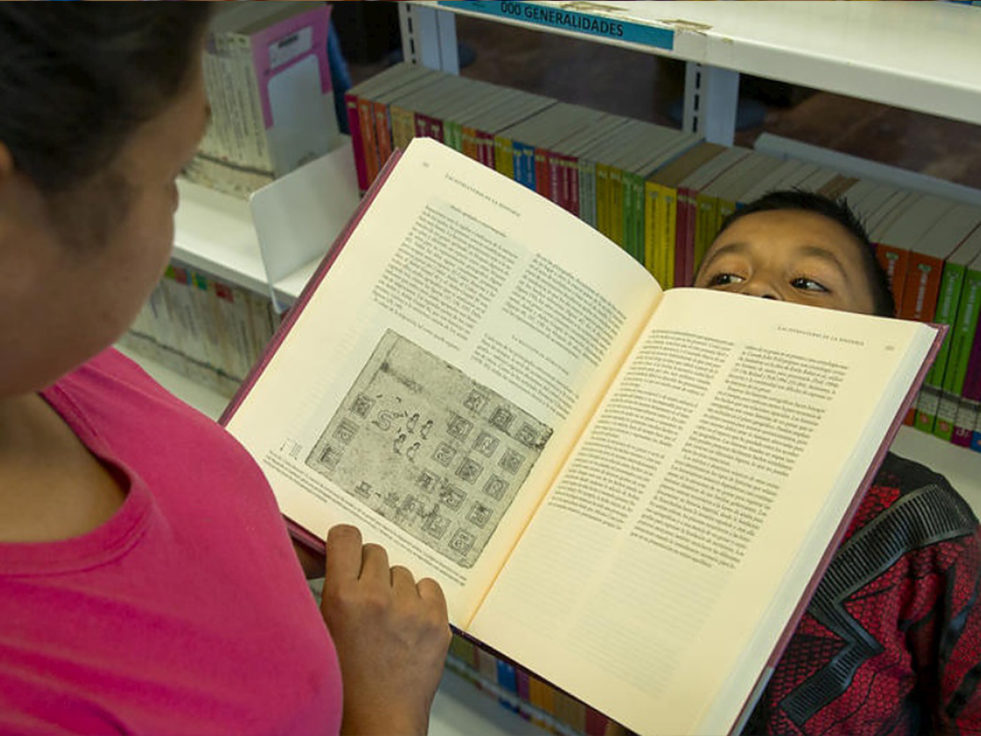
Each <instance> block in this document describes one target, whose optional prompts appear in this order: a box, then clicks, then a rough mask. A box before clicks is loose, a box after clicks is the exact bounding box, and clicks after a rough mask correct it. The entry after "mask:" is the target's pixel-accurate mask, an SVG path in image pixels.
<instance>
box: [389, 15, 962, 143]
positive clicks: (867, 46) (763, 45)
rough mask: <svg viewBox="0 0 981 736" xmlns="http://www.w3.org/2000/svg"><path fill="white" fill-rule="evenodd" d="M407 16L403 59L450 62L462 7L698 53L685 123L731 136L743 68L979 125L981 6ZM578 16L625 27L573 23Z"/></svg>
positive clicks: (645, 48)
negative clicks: (614, 30) (617, 30)
mask: <svg viewBox="0 0 981 736" xmlns="http://www.w3.org/2000/svg"><path fill="white" fill-rule="evenodd" d="M400 13H401V30H402V43H403V52H404V55H405V58H406V59H407V60H411V61H415V62H417V63H422V64H425V65H427V66H432V67H434V68H440V69H444V70H446V71H453V72H455V71H457V68H458V62H457V59H456V34H455V30H454V22H453V17H452V16H453V14H454V13H460V14H466V15H471V16H475V17H480V18H485V19H487V20H491V21H497V22H502V23H507V24H512V25H518V26H522V27H525V28H531V29H535V30H539V31H543V32H548V33H558V34H561V35H567V36H572V37H575V38H579V39H582V40H588V41H594V42H596V43H604V44H610V45H616V46H621V47H624V48H630V49H633V50H636V51H640V52H642V53H653V54H658V55H663V56H668V57H671V58H675V59H680V60H683V61H686V62H689V74H688V75H687V77H686V91H685V121H684V127H685V128H686V129H688V130H690V131H693V132H702V133H704V134H705V136H706V138H707V139H708V140H710V141H712V142H715V143H722V144H725V145H730V144H731V143H732V133H733V129H734V122H735V112H736V101H737V100H736V94H735V92H736V90H738V75H739V74H740V73H744V74H752V75H754V76H760V77H766V78H769V79H775V80H779V81H784V82H789V83H792V84H799V85H804V86H807V87H814V88H818V89H823V90H827V91H830V92H836V93H839V94H844V95H850V96H852V97H860V98H863V99H867V100H871V101H874V102H880V103H883V104H886V105H893V106H895V107H902V108H907V109H910V110H917V111H920V112H926V113H929V114H931V115H938V116H942V117H948V118H953V119H956V120H962V121H965V122H970V123H981V78H979V77H978V75H977V74H976V71H975V70H977V69H978V68H979V66H981V45H979V44H978V43H977V39H978V38H979V37H981V13H978V11H977V8H973V7H970V6H965V5H962V4H957V3H947V2H925V3H903V2H877V3H866V2H854V3H826V2H739V3H729V2H714V3H713V2H710V3H706V2H693V1H678V2H671V3H661V2H622V1H620V2H603V3H591V2H581V3H565V2H524V3H497V2H482V1H478V2H452V1H451V0H429V1H427V2H412V3H400ZM576 16H582V17H584V18H587V19H593V20H596V21H597V22H600V21H607V22H609V21H614V22H617V23H619V24H621V25H622V26H623V29H624V31H623V33H622V36H619V37H618V36H615V35H614V34H613V33H611V32H610V31H607V32H606V33H603V32H602V29H603V28H605V26H602V25H599V24H597V25H594V26H590V28H591V29H593V30H590V31H579V30H574V26H575V25H576V24H577V23H578V24H580V25H582V24H583V22H582V21H581V20H578V19H577V18H576ZM696 99H697V100H698V102H699V104H698V106H697V107H698V109H697V110H693V109H692V108H693V107H694V106H695V105H694V103H695V100H696Z"/></svg>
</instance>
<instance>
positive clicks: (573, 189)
mask: <svg viewBox="0 0 981 736" xmlns="http://www.w3.org/2000/svg"><path fill="white" fill-rule="evenodd" d="M562 160H563V162H565V166H566V174H567V178H568V181H569V207H568V209H569V212H571V213H572V214H573V215H575V216H576V217H579V209H580V207H581V206H582V198H581V196H580V192H579V159H578V158H577V157H576V156H562Z"/></svg>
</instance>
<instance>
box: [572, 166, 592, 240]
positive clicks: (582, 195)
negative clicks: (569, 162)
mask: <svg viewBox="0 0 981 736" xmlns="http://www.w3.org/2000/svg"><path fill="white" fill-rule="evenodd" d="M575 160H576V181H577V182H578V184H579V200H578V208H579V219H580V220H582V221H583V222H586V223H588V224H590V225H591V224H592V222H591V221H590V213H589V183H588V182H587V181H586V164H587V163H588V162H586V161H584V160H583V159H581V158H579V157H578V156H576V157H575Z"/></svg>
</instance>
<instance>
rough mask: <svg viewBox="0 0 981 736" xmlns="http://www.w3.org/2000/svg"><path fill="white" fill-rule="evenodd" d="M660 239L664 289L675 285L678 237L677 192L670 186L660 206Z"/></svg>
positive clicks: (666, 188)
mask: <svg viewBox="0 0 981 736" xmlns="http://www.w3.org/2000/svg"><path fill="white" fill-rule="evenodd" d="M660 218H661V235H660V237H661V239H662V241H661V242H662V248H663V251H662V252H663V257H664V279H665V280H664V283H662V286H663V287H664V288H665V289H670V288H671V287H672V286H675V285H676V283H677V282H676V281H675V268H676V266H675V260H676V250H675V245H676V243H677V239H678V192H677V190H675V189H674V188H672V187H665V188H664V191H663V204H662V208H661V214H660Z"/></svg>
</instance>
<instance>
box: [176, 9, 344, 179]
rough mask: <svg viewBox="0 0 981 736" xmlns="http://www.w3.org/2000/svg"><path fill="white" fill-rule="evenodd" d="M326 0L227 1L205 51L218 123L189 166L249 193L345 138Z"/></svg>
mask: <svg viewBox="0 0 981 736" xmlns="http://www.w3.org/2000/svg"><path fill="white" fill-rule="evenodd" d="M329 22H330V6H329V5H327V4H325V3H306V2H282V3H227V4H223V5H222V7H221V8H220V10H219V11H218V12H217V13H216V15H215V18H214V20H213V21H212V24H211V27H210V29H209V33H208V37H207V45H206V50H205V54H204V77H205V87H206V90H207V95H208V102H209V104H210V105H211V125H210V126H209V128H208V131H207V132H206V134H205V136H204V139H203V140H202V141H201V145H200V147H199V150H198V153H197V155H196V156H195V157H194V159H193V160H192V161H191V163H190V164H189V165H188V166H187V168H186V169H185V171H184V176H185V177H186V178H188V179H189V180H191V181H194V182H196V183H198V184H202V185H204V186H209V187H212V188H214V189H218V190H220V191H223V192H226V193H229V194H234V195H236V196H239V197H243V198H244V197H247V196H248V195H249V194H251V193H252V192H253V191H255V190H256V189H258V188H260V187H262V186H265V185H266V184H269V183H270V182H271V181H273V180H274V179H275V178H277V177H279V176H282V175H284V174H286V173H289V172H290V171H292V170H294V169H295V168H297V167H298V166H301V165H302V164H304V163H307V162H308V161H312V160H313V159H315V158H318V157H320V156H323V155H324V154H326V153H328V152H329V151H331V150H333V149H335V148H337V147H339V146H341V145H342V143H343V139H342V137H341V135H340V129H339V126H338V123H337V114H336V112H335V109H334V96H333V90H332V87H331V76H330V63H329V61H328V58H327V32H328V28H329Z"/></svg>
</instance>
